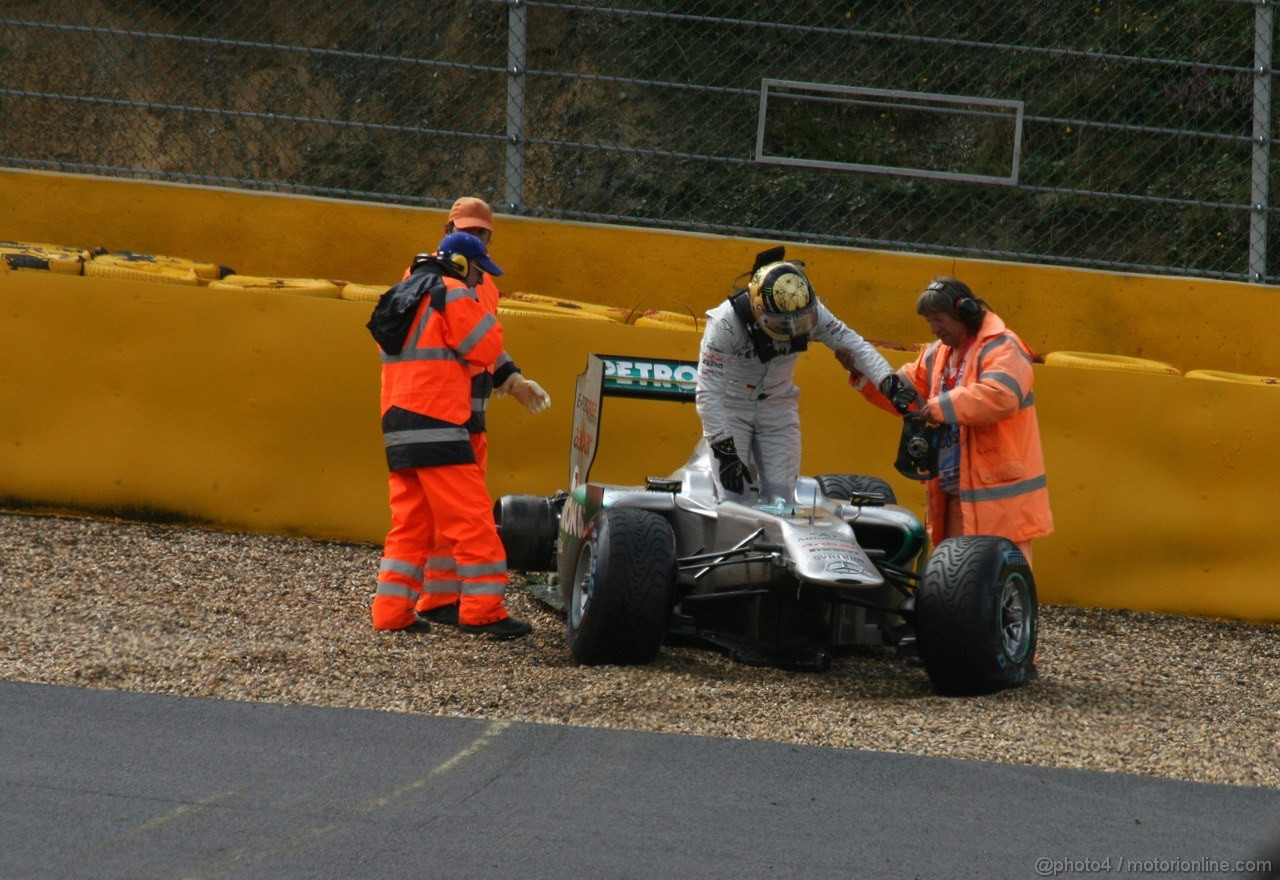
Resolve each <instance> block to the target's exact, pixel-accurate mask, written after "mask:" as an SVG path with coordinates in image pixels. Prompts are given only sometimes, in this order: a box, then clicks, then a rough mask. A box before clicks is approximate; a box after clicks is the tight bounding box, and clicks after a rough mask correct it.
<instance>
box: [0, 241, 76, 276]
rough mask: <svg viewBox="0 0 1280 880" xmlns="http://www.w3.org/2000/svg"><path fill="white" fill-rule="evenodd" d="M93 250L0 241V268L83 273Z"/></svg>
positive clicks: (64, 273)
mask: <svg viewBox="0 0 1280 880" xmlns="http://www.w3.org/2000/svg"><path fill="white" fill-rule="evenodd" d="M92 256H93V251H90V250H86V249H85V248H76V247H66V246H65V245H59V244H37V243H35V242H26V241H0V269H3V270H6V271H10V272H18V271H22V270H24V269H34V270H37V271H42V272H55V273H57V274H59V275H83V274H84V264H85V261H86V260H88V259H89V258H91V257H92Z"/></svg>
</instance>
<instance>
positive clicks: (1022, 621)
mask: <svg viewBox="0 0 1280 880" xmlns="http://www.w3.org/2000/svg"><path fill="white" fill-rule="evenodd" d="M998 614H999V618H1000V619H999V621H998V623H999V627H1000V639H1001V644H1002V647H1003V648H1004V653H1005V656H1007V657H1008V658H1009V659H1010V660H1012V661H1013V662H1014V663H1021V662H1022V661H1023V660H1025V659H1026V657H1027V654H1028V652H1030V650H1031V635H1032V630H1033V628H1034V626H1035V611H1034V609H1033V608H1032V607H1031V588H1030V587H1029V586H1028V584H1027V581H1026V578H1024V577H1023V576H1022V575H1020V574H1014V575H1010V576H1009V577H1008V579H1006V580H1005V582H1004V587H1003V589H1002V590H1001V591H1000V606H999V608H998Z"/></svg>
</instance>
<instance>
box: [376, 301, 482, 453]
mask: <svg viewBox="0 0 1280 880" xmlns="http://www.w3.org/2000/svg"><path fill="white" fill-rule="evenodd" d="M439 281H440V283H433V284H431V285H430V288H429V291H430V292H429V293H428V295H427V296H424V297H423V298H422V301H421V302H420V303H419V304H418V308H417V311H416V313H415V314H414V320H413V325H412V327H413V329H412V330H411V331H410V334H409V337H408V339H407V340H406V342H405V345H404V348H403V349H402V350H401V351H400V353H399V354H396V355H390V354H387V353H386V352H385V351H384V352H382V431H383V439H384V441H385V444H386V449H387V464H388V467H390V468H391V470H398V469H400V468H406V467H430V466H439V465H448V464H462V463H471V462H474V461H475V460H476V459H475V452H474V451H473V450H472V447H471V442H470V440H469V439H468V432H467V423H468V421H469V420H470V419H471V415H472V388H471V386H472V381H471V372H472V370H473V369H475V368H478V369H480V370H482V371H487V370H490V369H492V368H493V366H494V364H495V363H496V361H497V359H498V358H499V356H500V355H501V354H502V325H501V324H500V323H498V319H497V316H496V315H495V314H494V313H493V312H491V311H489V310H488V309H487V308H485V306H484V304H483V303H481V301H480V297H479V295H478V294H477V293H476V291H474V290H472V289H471V288H469V287H467V285H466V284H465V283H464V282H462V281H460V280H459V279H457V278H450V277H447V276H442V277H441V278H440V279H439Z"/></svg>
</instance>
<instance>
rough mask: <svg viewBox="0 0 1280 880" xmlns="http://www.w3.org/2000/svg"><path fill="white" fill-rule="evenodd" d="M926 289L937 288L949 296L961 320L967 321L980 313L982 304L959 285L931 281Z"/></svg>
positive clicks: (953, 308)
mask: <svg viewBox="0 0 1280 880" xmlns="http://www.w3.org/2000/svg"><path fill="white" fill-rule="evenodd" d="M927 289H928V290H939V291H941V292H943V293H945V294H946V295H947V296H948V297H950V298H951V308H952V310H953V311H954V312H955V316H956V317H957V318H959V319H960V320H961V321H969V320H972V319H973V318H976V317H977V316H978V315H981V314H982V305H981V304H980V303H979V302H978V301H977V300H976V299H974V297H973V294H970V293H966V292H965V290H964V289H963V288H961V287H957V286H956V285H954V284H948V283H947V282H945V281H931V282H929V287H928V288H927Z"/></svg>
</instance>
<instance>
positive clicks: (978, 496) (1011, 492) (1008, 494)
mask: <svg viewBox="0 0 1280 880" xmlns="http://www.w3.org/2000/svg"><path fill="white" fill-rule="evenodd" d="M1048 485H1049V480H1048V478H1047V477H1046V476H1045V475H1044V474H1041V475H1040V476H1038V477H1032V478H1031V479H1029V480H1022V481H1021V482H1018V483H1010V484H1009V485H1007V486H991V487H989V488H986V489H961V490H960V500H961V501H971V502H972V501H999V500H1001V499H1003V498H1015V497H1017V496H1018V495H1027V494H1030V493H1031V492H1038V491H1039V490H1041V489H1044V488H1047V487H1048Z"/></svg>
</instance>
